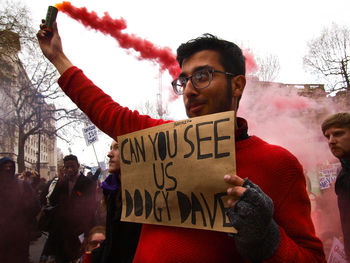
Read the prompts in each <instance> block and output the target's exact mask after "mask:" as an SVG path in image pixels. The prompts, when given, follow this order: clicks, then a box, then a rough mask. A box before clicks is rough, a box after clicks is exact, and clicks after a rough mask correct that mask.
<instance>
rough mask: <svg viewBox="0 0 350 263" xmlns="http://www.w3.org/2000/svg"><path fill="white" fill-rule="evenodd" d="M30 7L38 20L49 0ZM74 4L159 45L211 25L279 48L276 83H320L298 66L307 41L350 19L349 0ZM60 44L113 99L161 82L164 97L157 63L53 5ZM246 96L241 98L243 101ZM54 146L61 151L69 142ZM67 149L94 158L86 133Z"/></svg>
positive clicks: (235, 37) (143, 92)
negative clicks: (106, 15) (119, 21)
mask: <svg viewBox="0 0 350 263" xmlns="http://www.w3.org/2000/svg"><path fill="white" fill-rule="evenodd" d="M22 2H23V3H24V4H26V5H27V6H28V7H29V9H30V10H31V13H32V17H33V20H34V25H36V24H37V26H38V27H39V24H40V21H41V19H42V18H45V16H46V11H47V7H48V6H49V5H54V4H56V3H61V2H57V1H52V0H49V1H48V0H45V1H44V0H35V1H33V0H22ZM70 2H71V3H72V5H74V6H75V7H86V8H87V9H88V11H95V12H96V13H97V14H98V15H99V16H103V14H104V12H108V13H109V15H110V16H111V17H112V18H115V19H120V18H124V19H125V20H126V22H127V29H125V31H124V32H127V33H129V34H135V35H136V36H138V37H141V38H144V39H147V40H149V41H151V42H152V43H154V44H156V45H158V46H160V47H169V48H170V49H171V50H172V51H173V52H174V53H175V52H176V48H177V47H178V46H179V45H180V44H181V43H184V42H186V41H188V40H189V39H193V38H196V37H198V36H200V35H201V34H203V33H212V34H214V35H217V36H218V37H220V38H223V39H227V40H230V41H233V42H235V43H236V44H238V45H239V46H241V47H242V48H244V49H249V50H250V51H251V53H253V54H257V55H260V56H265V55H269V54H271V55H274V56H277V57H278V59H279V63H280V67H281V69H280V74H279V76H278V78H277V79H276V80H275V81H278V82H282V83H296V84H299V83H300V84H301V83H319V81H318V80H317V79H316V78H315V77H314V76H312V75H310V74H309V73H307V72H306V71H305V69H304V68H303V64H302V60H303V56H304V55H306V53H307V42H308V41H310V40H312V39H313V38H316V37H318V36H319V35H320V32H321V30H322V28H324V27H330V26H331V24H332V23H333V22H334V23H336V24H339V25H350V16H349V14H348V10H349V9H350V1H349V0H333V1H325V0H317V1H316V0H307V1H305V0H303V1H301V0H294V1H278V0H265V1H260V0H250V1H236V0H230V1H228V0H227V1H225V0H216V1H208V0H203V1H195V0H193V1H184V0H178V1H171V2H170V1H164V0H148V1H141V0H140V1H121V0H119V1H117V0H114V1H113V0H99V1H97V0H72V1H70ZM57 22H58V28H59V33H60V35H61V39H62V42H63V49H64V52H65V53H66V55H67V56H68V57H69V58H70V60H71V61H72V62H73V64H74V65H76V66H78V67H80V68H81V69H83V71H84V72H85V74H86V75H87V76H88V77H89V78H90V79H91V80H92V81H93V82H94V83H95V84H96V85H97V86H99V87H100V88H102V89H103V90H104V91H105V92H106V93H108V94H109V95H111V96H112V97H113V99H115V100H116V101H117V102H119V103H120V104H121V105H123V106H128V107H129V108H131V109H135V108H137V107H138V105H140V104H142V103H144V102H145V101H147V100H149V101H150V102H155V101H156V97H157V94H158V93H159V83H162V96H163V99H164V101H167V94H168V92H169V91H170V87H171V86H170V81H171V77H170V76H169V74H167V73H164V74H163V75H162V78H161V80H160V79H159V67H158V65H156V64H155V63H152V62H150V61H143V60H139V59H138V58H137V53H135V52H133V51H130V50H125V49H121V48H120V47H119V45H118V43H117V42H116V41H115V40H114V39H113V38H111V37H110V36H106V35H103V34H102V33H100V32H96V31H94V30H89V29H87V28H85V27H84V26H83V25H81V24H80V23H79V22H77V21H76V20H73V19H71V18H69V17H68V16H67V15H65V14H63V13H61V12H59V14H58V17H57ZM242 103H244V101H242ZM168 109H169V112H170V116H171V117H172V118H174V119H185V118H186V115H185V112H184V107H183V106H182V99H181V98H180V99H178V100H176V101H174V102H171V103H168ZM110 142H111V139H110V138H108V137H106V136H101V140H100V141H99V143H96V144H95V150H96V152H97V156H98V159H99V161H103V160H105V159H106V158H105V156H106V153H107V150H108V148H109V144H110ZM58 146H59V147H60V148H61V149H62V151H63V153H64V154H67V151H68V145H66V144H64V143H62V142H59V143H58ZM69 147H70V148H71V149H72V151H73V154H77V155H78V156H79V158H81V159H82V160H83V162H84V163H85V164H87V165H93V164H94V163H96V161H95V160H96V158H95V154H94V151H93V148H92V146H89V147H86V145H85V142H84V140H83V139H82V140H79V139H77V140H74V143H72V144H71V145H69Z"/></svg>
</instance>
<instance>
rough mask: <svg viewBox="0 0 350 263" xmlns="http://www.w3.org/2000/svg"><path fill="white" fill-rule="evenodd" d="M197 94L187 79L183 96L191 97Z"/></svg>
mask: <svg viewBox="0 0 350 263" xmlns="http://www.w3.org/2000/svg"><path fill="white" fill-rule="evenodd" d="M196 94H198V90H197V89H196V88H195V87H194V86H193V84H192V81H191V80H190V79H189V80H188V81H187V83H186V86H185V88H184V94H183V95H184V96H191V95H196Z"/></svg>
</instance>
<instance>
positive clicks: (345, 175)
mask: <svg viewBox="0 0 350 263" xmlns="http://www.w3.org/2000/svg"><path fill="white" fill-rule="evenodd" d="M321 127H322V132H323V134H324V136H325V137H326V138H327V140H328V146H329V149H330V150H331V152H332V154H333V155H334V156H335V157H337V158H338V159H339V160H340V162H341V165H342V169H341V170H340V172H339V174H338V176H337V180H336V181H335V192H336V194H337V196H338V208H339V214H340V221H341V225H342V230H343V236H344V247H345V253H346V256H347V258H348V260H349V259H350V114H349V113H347V112H341V113H336V114H333V115H331V116H329V117H328V118H327V119H325V120H324V122H323V123H322V126H321Z"/></svg>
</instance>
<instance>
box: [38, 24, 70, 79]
mask: <svg viewBox="0 0 350 263" xmlns="http://www.w3.org/2000/svg"><path fill="white" fill-rule="evenodd" d="M36 36H37V38H38V41H39V45H40V48H41V50H42V52H43V54H44V55H45V57H46V58H47V59H48V60H49V61H50V62H51V63H52V64H53V65H54V66H55V67H56V69H57V70H58V72H59V73H60V74H61V75H62V74H63V72H65V71H66V70H67V69H68V68H70V67H72V66H73V64H72V62H70V60H69V59H68V58H67V57H66V55H65V54H64V52H63V48H62V41H61V38H60V35H59V34H58V29H57V22H54V24H53V27H52V32H51V31H48V30H47V27H46V25H45V20H42V24H41V25H40V30H39V31H38V33H37V34H36Z"/></svg>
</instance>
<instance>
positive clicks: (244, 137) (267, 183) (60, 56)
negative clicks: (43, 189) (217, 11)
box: [37, 22, 325, 263]
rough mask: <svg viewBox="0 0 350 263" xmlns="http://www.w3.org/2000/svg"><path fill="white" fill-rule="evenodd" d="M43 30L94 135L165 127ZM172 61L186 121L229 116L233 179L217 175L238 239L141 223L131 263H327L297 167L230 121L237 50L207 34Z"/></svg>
mask: <svg viewBox="0 0 350 263" xmlns="http://www.w3.org/2000/svg"><path fill="white" fill-rule="evenodd" d="M45 29H46V26H45V24H44V23H43V24H41V25H40V30H39V31H38V33H37V37H38V41H39V44H40V47H41V49H42V51H43V53H44V55H45V56H46V57H47V58H48V59H49V60H50V61H51V63H52V64H53V65H54V66H55V67H56V68H57V70H58V72H59V73H60V74H61V77H60V79H59V80H58V83H59V85H60V86H61V88H62V89H63V91H64V92H65V93H66V94H67V96H69V97H70V98H71V99H72V101H73V102H74V103H75V104H76V105H77V106H78V107H79V108H80V109H81V110H82V111H83V112H84V113H85V114H86V115H87V116H88V117H89V119H90V120H91V121H92V122H93V123H94V124H95V125H96V126H97V127H98V128H99V129H100V130H102V131H103V132H105V133H106V134H108V135H109V136H110V137H112V138H114V139H115V140H116V139H117V137H118V136H120V135H123V134H127V133H130V132H134V131H138V130H142V129H146V128H149V127H154V126H157V125H162V124H164V123H168V122H170V121H165V120H162V119H153V118H151V117H150V116H147V115H140V114H139V113H138V112H137V111H131V110H129V109H128V108H127V107H123V106H121V105H120V104H119V103H117V102H115V101H114V100H113V99H112V98H111V97H110V96H108V95H107V94H105V93H104V92H103V91H102V90H101V89H100V88H98V87H97V86H96V85H94V83H93V82H92V81H91V80H89V79H88V78H87V77H86V76H85V75H84V74H83V72H82V70H80V69H79V68H77V67H75V66H74V65H73V64H72V62H71V61H70V60H69V59H68V58H67V56H66V55H65V53H64V52H63V48H62V42H61V39H60V36H59V34H58V30H57V23H56V22H55V23H54V25H53V31H52V32H47V31H46V30H45ZM177 61H178V63H179V66H180V68H181V73H180V75H179V76H178V78H176V79H175V80H174V81H173V82H172V86H173V89H174V91H175V93H176V94H177V95H179V96H183V102H184V106H185V109H186V113H187V116H188V117H189V118H193V117H199V116H205V115H208V114H214V113H219V112H225V111H234V113H232V114H233V117H234V119H235V149H236V167H237V174H226V175H218V176H222V180H223V181H225V182H226V183H227V195H228V198H227V205H228V209H227V212H226V213H227V216H228V218H229V220H230V222H231V225H232V226H233V227H234V228H235V229H236V230H237V231H238V233H237V234H235V235H232V236H229V235H227V233H224V232H217V231H209V230H199V229H192V228H181V227H171V226H164V225H153V224H143V225H142V231H141V235H140V239H139V242H138V246H137V250H136V253H135V256H134V259H133V262H136V263H138V262H142V263H147V262H152V263H156V262H179V261H181V262H201V263H203V262H221V263H225V262H247V260H248V261H253V262H261V261H266V262H308V263H311V262H325V256H324V252H323V247H322V242H321V241H320V239H318V238H317V237H316V235H315V229H314V225H313V222H312V220H311V204H310V200H309V197H308V194H307V191H306V182H305V177H304V174H303V169H302V166H301V164H300V163H299V161H298V160H297V159H296V158H295V156H293V155H292V154H291V153H290V152H289V151H287V150H286V149H284V148H282V147H279V146H275V145H271V144H269V143H267V142H265V141H263V140H262V139H260V138H258V137H257V136H249V135H248V124H247V121H246V120H245V119H243V118H240V117H237V115H236V112H237V110H238V105H239V101H240V98H241V96H242V95H243V92H244V88H245V84H246V78H245V58H244V56H243V54H242V51H241V49H240V48H239V47H238V46H237V45H236V44H234V43H232V42H229V41H226V40H222V39H219V38H217V37H215V36H213V35H210V34H205V35H203V36H201V37H198V38H196V39H193V40H190V41H188V42H186V43H184V44H182V45H180V47H179V48H178V49H177ZM136 74H137V73H136ZM142 88H144V89H145V88H146V87H142ZM121 90H123V92H125V91H126V92H127V91H128V90H130V87H128V88H127V89H125V87H123V89H121ZM130 96H135V92H130ZM257 114H258V113H257ZM196 176H200V175H196ZM203 183H205V182H203ZM107 232H108V231H107ZM107 239H108V236H107Z"/></svg>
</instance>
